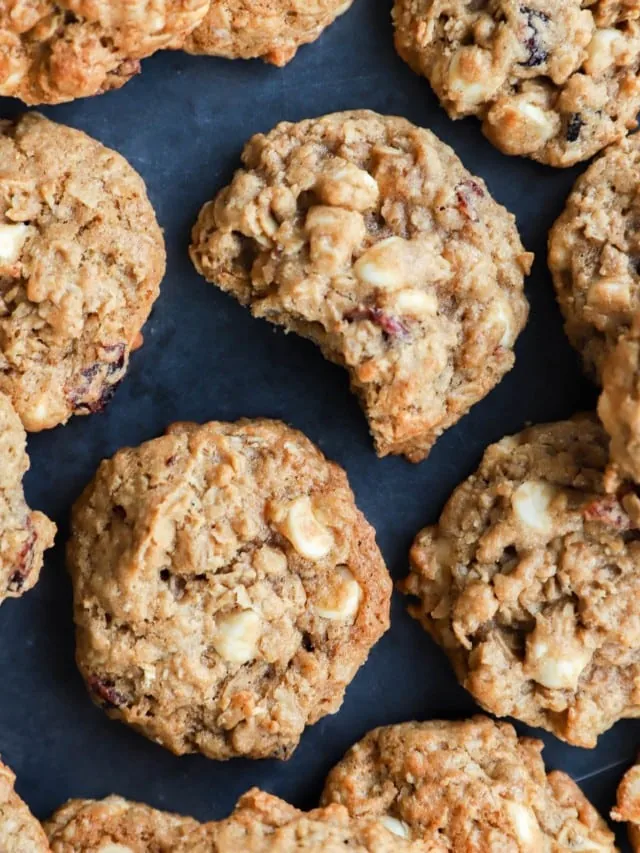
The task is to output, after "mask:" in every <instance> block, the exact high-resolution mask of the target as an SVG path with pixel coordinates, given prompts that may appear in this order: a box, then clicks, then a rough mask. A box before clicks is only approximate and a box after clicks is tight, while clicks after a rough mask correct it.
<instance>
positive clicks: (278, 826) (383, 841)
mask: <svg viewBox="0 0 640 853" xmlns="http://www.w3.org/2000/svg"><path fill="white" fill-rule="evenodd" d="M347 849H348V851H349V853H445V851H444V848H442V847H440V846H438V847H435V846H432V845H426V844H418V843H415V842H411V841H409V840H408V839H406V838H404V837H403V836H398V834H397V832H396V831H394V829H393V828H389V827H388V826H386V825H385V822H384V821H380V820H377V819H376V818H368V817H367V818H364V819H354V818H351V817H350V816H349V813H348V812H347V810H346V809H345V808H344V807H343V806H339V805H330V806H328V807H326V808H320V809H314V810H313V811H311V812H301V811H299V810H298V809H296V808H294V807H293V806H290V805H289V804H288V803H285V802H284V801H283V800H280V799H278V798H277V797H273V796H271V794H266V793H264V792H263V791H259V790H257V789H255V788H254V789H253V790H251V791H248V792H247V793H246V794H245V795H244V796H243V797H242V798H241V799H240V801H239V803H238V805H237V806H236V809H235V811H234V812H233V814H232V815H231V817H229V818H228V819H227V820H224V821H220V822H219V823H212V824H208V825H204V826H203V827H202V828H201V829H200V830H199V832H196V833H195V834H194V835H193V836H192V837H191V838H190V839H189V842H188V844H187V845H185V846H184V847H183V848H181V851H180V853H211V851H215V853H238V851H242V853H294V851H300V853H303V851H304V853H344V851H345V850H347Z"/></svg>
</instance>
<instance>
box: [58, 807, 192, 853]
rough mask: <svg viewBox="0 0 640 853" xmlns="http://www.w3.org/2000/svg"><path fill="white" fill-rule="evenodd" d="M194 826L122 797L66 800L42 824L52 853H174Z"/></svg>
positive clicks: (182, 819)
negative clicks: (66, 801)
mask: <svg viewBox="0 0 640 853" xmlns="http://www.w3.org/2000/svg"><path fill="white" fill-rule="evenodd" d="M198 827H199V823H198V822H197V821H196V820H193V819H192V818H188V817H182V816H180V815H175V814H169V813H167V812H162V811H158V810H157V809H153V808H151V807H150V806H145V805H142V804H141V803H132V802H129V801H127V800H125V799H123V798H122V797H107V798H106V799H104V800H70V801H69V802H68V803H66V804H65V805H64V806H62V808H60V809H58V810H57V811H56V812H55V813H54V814H53V815H52V816H51V818H50V819H49V820H48V821H47V822H46V823H45V824H44V829H45V831H46V833H47V836H48V838H49V844H50V845H51V851H52V853H175V851H177V850H179V849H180V845H181V844H182V843H183V842H184V841H185V839H187V838H188V837H189V836H190V835H191V834H192V833H194V832H195V831H196V829H197V828H198Z"/></svg>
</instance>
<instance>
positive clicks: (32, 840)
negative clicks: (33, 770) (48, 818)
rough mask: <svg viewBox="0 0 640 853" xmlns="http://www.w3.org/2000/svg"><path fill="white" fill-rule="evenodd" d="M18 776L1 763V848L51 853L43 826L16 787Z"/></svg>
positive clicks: (23, 852) (8, 852)
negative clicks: (23, 800) (16, 790)
mask: <svg viewBox="0 0 640 853" xmlns="http://www.w3.org/2000/svg"><path fill="white" fill-rule="evenodd" d="M15 781H16V777H15V775H14V774H13V773H12V772H11V770H9V768H8V767H7V766H5V765H4V764H2V762H0V850H2V853H49V845H48V844H47V837H46V835H45V834H44V832H43V831H42V827H41V826H40V824H39V822H38V821H37V820H36V819H35V817H34V816H33V815H32V814H31V812H30V811H29V809H28V807H27V806H26V804H25V803H23V802H22V800H21V799H20V797H19V796H18V795H17V794H16V792H15V790H14V785H15Z"/></svg>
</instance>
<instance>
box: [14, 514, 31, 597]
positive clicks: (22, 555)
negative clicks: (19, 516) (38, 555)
mask: <svg viewBox="0 0 640 853" xmlns="http://www.w3.org/2000/svg"><path fill="white" fill-rule="evenodd" d="M26 526H27V530H28V531H29V535H28V537H27V540H26V542H25V543H24V545H23V546H22V548H21V549H20V551H19V552H18V556H17V558H16V565H15V568H14V570H13V572H12V573H11V575H10V577H9V583H8V584H7V590H8V591H9V592H21V591H22V589H23V588H24V585H25V582H26V580H27V578H28V577H29V575H30V574H31V569H32V567H33V549H34V546H35V544H36V539H37V536H36V532H35V530H34V529H33V525H32V523H31V519H27V525H26Z"/></svg>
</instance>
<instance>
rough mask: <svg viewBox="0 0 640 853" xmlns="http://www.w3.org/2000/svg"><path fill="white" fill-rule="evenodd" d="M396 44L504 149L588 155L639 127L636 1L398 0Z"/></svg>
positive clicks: (561, 160) (559, 157) (549, 159)
mask: <svg viewBox="0 0 640 853" xmlns="http://www.w3.org/2000/svg"><path fill="white" fill-rule="evenodd" d="M393 15H394V21H395V27H396V36H395V41H396V48H397V50H398V52H399V54H400V56H401V57H402V58H403V59H404V60H405V61H406V62H407V63H408V64H409V65H410V66H411V67H412V68H413V70H414V71H416V72H417V73H418V74H422V75H424V76H425V77H427V79H428V80H429V82H430V83H431V86H432V87H433V89H434V91H435V93H436V95H437V96H438V98H439V99H440V102H441V103H442V105H443V106H444V108H445V109H446V110H447V112H448V113H449V115H450V116H451V118H461V117H463V116H468V115H475V116H477V117H478V118H480V119H481V120H482V129H483V132H484V133H485V135H486V136H487V137H488V138H489V140H490V141H491V142H492V143H493V144H494V145H495V146H496V147H498V148H499V149H500V150H501V151H503V152H504V153H505V154H519V155H526V156H529V157H532V158H533V159H534V160H539V161H541V162H543V163H548V164H550V165H552V166H571V165H573V164H575V163H577V162H579V161H581V160H586V159H588V158H589V157H591V156H593V155H594V154H595V153H596V152H597V151H600V150H601V149H602V148H604V147H605V146H606V145H608V144H609V143H610V142H614V141H615V140H617V139H620V138H621V137H623V136H624V135H625V133H626V132H627V130H629V129H630V128H633V127H635V126H636V116H637V113H638V111H639V110H640V78H639V71H640V21H638V19H637V18H638V4H637V2H636V0H632V2H630V3H625V2H624V0H623V2H615V0H614V2H608V0H602V2H598V1H597V2H593V3H589V2H582V1H581V0H527V2H526V3H522V2H520V0H483V2H473V3H470V2H468V0H395V6H394V12H393Z"/></svg>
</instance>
